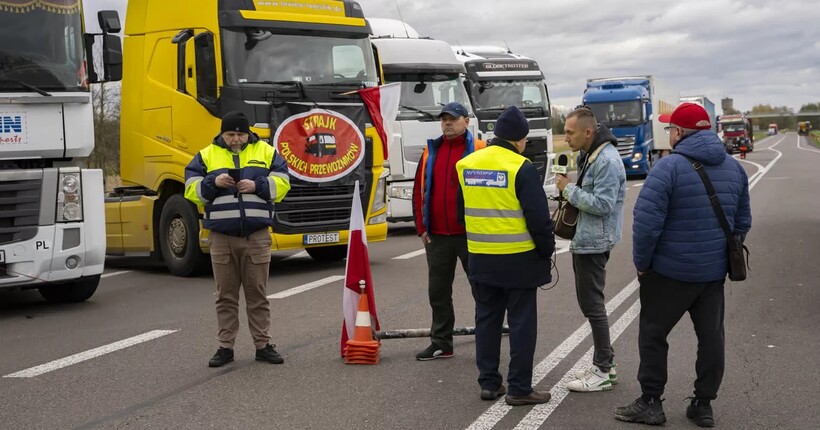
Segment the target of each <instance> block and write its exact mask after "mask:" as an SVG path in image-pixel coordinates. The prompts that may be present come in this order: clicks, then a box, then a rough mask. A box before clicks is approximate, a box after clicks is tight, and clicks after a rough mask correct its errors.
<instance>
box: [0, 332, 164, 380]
mask: <svg viewBox="0 0 820 430" xmlns="http://www.w3.org/2000/svg"><path fill="white" fill-rule="evenodd" d="M177 331H179V330H153V331H149V332H147V333H143V334H141V335H138V336H134V337H129V338H128V339H124V340H121V341H118V342H114V343H109V344H108V345H104V346H101V347H99V348H94V349H89V350H88V351H85V352H81V353H79V354H74V355H71V356H68V357H65V358H61V359H59V360H54V361H50V362H48V363H45V364H41V365H39V366H35V367H31V368H28V369H26V370H21V371H19V372H15V373H11V374H8V375H5V376H3V377H4V378H33V377H35V376H39V375H42V374H44V373H48V372H53V371H55V370H58V369H62V368H64V367H68V366H71V365H73V364H77V363H82V362H83V361H87V360H91V359H92V358H97V357H100V356H102V355H105V354H110V353H112V352H115V351H119V350H121V349H125V348H128V347H129V346H134V345H137V344H140V343H143V342H148V341H149V340H154V339H157V338H160V337H163V336H167V335H169V334H171V333H175V332H177Z"/></svg>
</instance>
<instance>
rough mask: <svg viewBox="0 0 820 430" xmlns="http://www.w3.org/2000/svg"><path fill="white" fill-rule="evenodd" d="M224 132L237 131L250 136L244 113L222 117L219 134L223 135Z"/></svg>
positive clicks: (233, 112) (229, 113) (233, 113)
mask: <svg viewBox="0 0 820 430" xmlns="http://www.w3.org/2000/svg"><path fill="white" fill-rule="evenodd" d="M226 131H238V132H241V133H248V134H250V133H251V129H250V126H249V124H248V117H246V116H245V114H244V113H242V112H237V111H232V112H228V113H226V114H225V116H223V117H222V130H221V132H222V133H224V132H226Z"/></svg>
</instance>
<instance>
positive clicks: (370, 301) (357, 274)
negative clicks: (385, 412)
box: [342, 181, 379, 357]
mask: <svg viewBox="0 0 820 430" xmlns="http://www.w3.org/2000/svg"><path fill="white" fill-rule="evenodd" d="M359 281H364V282H365V292H366V293H367V307H368V309H369V310H370V324H371V325H372V326H373V327H374V329H375V330H379V317H378V316H377V315H376V298H375V296H374V295H373V277H372V276H371V275H370V257H369V256H368V254H367V234H365V232H364V214H363V213H362V199H361V197H359V181H356V186H355V189H354V192H353V207H352V208H351V211H350V236H349V237H348V242H347V265H346V266H345V287H344V293H343V294H342V313H343V314H344V320H343V321H342V357H344V351H345V345H346V344H347V340H348V339H351V338H353V331H354V330H355V329H356V313H357V312H359V299H360V297H361V295H360V293H359V291H361V289H360V287H359Z"/></svg>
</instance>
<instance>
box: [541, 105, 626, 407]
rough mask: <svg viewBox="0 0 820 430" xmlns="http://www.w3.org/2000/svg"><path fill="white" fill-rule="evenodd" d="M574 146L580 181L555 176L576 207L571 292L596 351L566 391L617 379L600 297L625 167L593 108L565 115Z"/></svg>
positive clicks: (616, 235) (617, 236)
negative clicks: (577, 159)
mask: <svg viewBox="0 0 820 430" xmlns="http://www.w3.org/2000/svg"><path fill="white" fill-rule="evenodd" d="M564 131H565V132H566V134H567V138H566V139H567V143H569V146H570V148H571V149H572V150H573V151H579V150H583V154H584V156H583V157H582V158H581V162H580V163H579V170H578V171H579V172H581V173H579V175H583V178H582V181H581V186H580V187H579V186H577V185H576V184H574V183H570V180H569V178H567V177H566V176H563V175H558V177H557V178H556V185H557V186H558V189H559V190H560V191H561V195H562V196H563V197H564V199H566V200H567V201H568V202H569V203H570V204H572V205H573V206H575V207H576V208H578V211H579V216H578V224H577V226H576V230H575V237H574V238H573V239H572V243H571V244H570V248H569V250H570V252H571V253H572V269H573V270H574V271H575V293H576V295H577V297H578V304H579V305H580V307H581V311H582V312H583V313H584V316H585V317H587V319H588V320H589V325H590V326H591V328H592V340H593V343H594V344H595V352H594V355H593V356H592V366H591V367H590V368H589V369H588V370H586V371H584V372H580V373H579V374H577V375H576V376H577V379H576V380H574V381H571V382H569V383H568V384H567V389H569V390H570V391H578V392H590V391H604V390H611V389H612V386H613V384H616V383H617V374H616V372H615V369H614V366H615V363H614V356H615V353H614V350H613V349H612V344H611V343H610V340H609V320H608V319H607V315H606V306H605V302H604V285H605V283H606V263H607V261H608V260H609V251H610V250H612V248H613V247H614V246H615V244H616V243H618V242H619V241H620V240H621V230H622V226H623V218H624V214H623V204H624V195H625V194H626V171H625V170H624V163H623V161H622V160H621V156H620V155H619V154H618V150H617V149H616V148H615V145H617V143H618V141H617V139H615V137H614V136H613V135H612V132H610V131H609V129H608V128H606V127H605V126H603V125H601V124H598V122H597V121H596V120H595V116H594V115H593V114H592V111H590V110H589V109H586V108H578V109H575V110H574V111H572V112H570V114H569V115H567V122H566V125H565V126H564Z"/></svg>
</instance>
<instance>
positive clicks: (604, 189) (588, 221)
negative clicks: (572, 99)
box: [562, 124, 626, 254]
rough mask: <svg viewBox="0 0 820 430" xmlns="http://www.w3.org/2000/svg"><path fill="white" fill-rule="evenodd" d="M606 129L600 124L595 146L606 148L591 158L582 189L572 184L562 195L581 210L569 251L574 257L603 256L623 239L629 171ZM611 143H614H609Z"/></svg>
mask: <svg viewBox="0 0 820 430" xmlns="http://www.w3.org/2000/svg"><path fill="white" fill-rule="evenodd" d="M612 141H615V142H617V140H615V138H614V137H613V136H612V133H611V132H610V131H609V129H607V128H606V127H604V126H602V125H600V124H599V125H598V131H597V133H596V141H595V143H601V144H603V145H604V147H603V149H601V151H600V152H599V153H598V154H597V156H595V154H594V153H593V154H592V156H595V157H594V159H593V157H592V156H591V157H590V160H589V162H588V163H589V167H588V170H587V173H586V174H585V175H584V178H583V180H582V182H581V187H580V188H579V187H578V186H577V185H575V184H573V183H570V184H567V186H566V187H565V188H564V192H563V193H562V195H563V196H564V198H565V199H567V201H569V202H570V204H572V205H573V206H575V207H576V208H578V212H579V214H578V224H577V226H576V228H575V237H574V238H573V239H572V243H570V246H569V249H570V252H572V253H573V254H600V253H604V252H607V251H609V250H611V249H612V248H613V247H614V246H615V244H616V243H618V242H619V241H620V240H621V233H622V230H623V221H624V195H625V194H626V170H625V169H624V163H623V161H622V160H621V156H620V155H619V154H618V150H617V149H616V148H615V143H614V142H612ZM610 142H612V143H613V144H609V143H610Z"/></svg>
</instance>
